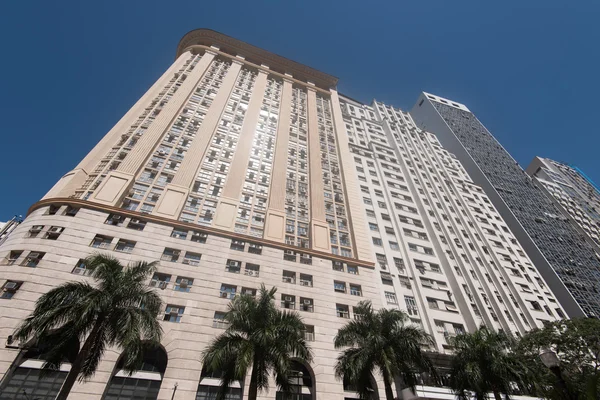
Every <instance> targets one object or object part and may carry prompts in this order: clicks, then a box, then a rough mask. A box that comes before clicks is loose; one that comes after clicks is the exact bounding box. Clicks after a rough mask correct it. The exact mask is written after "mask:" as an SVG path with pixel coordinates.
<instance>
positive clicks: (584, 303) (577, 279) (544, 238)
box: [411, 93, 600, 317]
mask: <svg viewBox="0 0 600 400" xmlns="http://www.w3.org/2000/svg"><path fill="white" fill-rule="evenodd" d="M411 116H412V117H413V118H414V120H415V122H416V123H417V125H418V126H420V127H421V128H423V129H427V130H429V131H431V132H433V133H435V134H436V135H437V137H438V139H439V140H440V143H441V144H442V145H443V146H444V147H445V148H446V149H448V150H449V151H451V152H453V153H454V154H455V155H456V156H457V157H458V159H459V160H460V161H461V162H462V164H463V166H464V167H465V168H466V170H467V172H469V174H470V176H471V177H472V178H473V180H474V182H475V183H477V184H479V185H480V186H481V187H482V188H483V189H484V190H485V192H486V193H487V194H488V196H489V198H490V200H491V201H492V203H493V204H494V205H495V206H496V208H497V209H498V211H499V212H500V214H501V215H502V217H503V218H504V220H505V221H506V222H507V223H508V224H509V227H510V229H511V230H512V231H513V232H514V233H515V235H516V238H517V239H518V240H519V242H520V243H521V244H522V245H523V246H524V248H525V250H526V252H527V254H528V255H529V257H530V258H531V259H532V261H533V262H534V264H535V265H536V266H537V267H538V269H539V271H540V272H541V273H542V275H543V276H544V278H545V279H546V281H547V282H548V283H549V284H550V287H551V288H552V290H553V292H554V293H555V294H556V295H557V296H558V300H559V301H560V303H561V304H562V305H563V307H564V308H565V310H566V311H567V312H568V314H569V315H570V316H573V317H575V316H581V315H588V316H600V295H599V294H598V290H599V289H600V258H599V257H600V255H599V254H598V253H597V251H596V246H594V245H592V244H591V243H590V242H588V241H587V240H585V237H584V236H582V233H580V231H579V230H578V229H579V227H578V226H576V225H574V224H572V223H571V222H570V221H569V220H568V219H567V218H564V217H562V212H561V210H560V209H559V208H558V207H557V206H556V205H555V204H554V202H553V200H552V198H551V197H550V196H548V195H546V193H545V192H544V190H543V189H542V188H541V187H540V185H536V184H534V182H533V181H532V179H531V178H530V177H529V176H528V175H527V174H526V173H525V171H524V170H523V169H522V168H521V167H520V166H519V165H518V163H517V162H516V161H515V160H514V159H513V158H512V157H511V156H510V154H509V153H508V152H507V151H506V150H505V149H504V148H503V147H502V145H500V143H498V141H497V140H496V139H495V138H494V136H492V134H491V133H490V132H489V131H488V130H487V129H486V128H485V127H484V126H483V124H482V123H481V122H480V121H479V120H478V119H477V118H476V117H475V115H474V114H473V113H471V112H470V111H469V109H468V108H467V107H466V106H465V105H463V104H460V103H457V102H455V101H451V100H447V99H444V98H441V97H439V96H435V95H432V94H429V93H422V94H421V96H420V97H419V98H418V100H417V103H416V104H415V106H414V107H413V109H412V110H411Z"/></svg>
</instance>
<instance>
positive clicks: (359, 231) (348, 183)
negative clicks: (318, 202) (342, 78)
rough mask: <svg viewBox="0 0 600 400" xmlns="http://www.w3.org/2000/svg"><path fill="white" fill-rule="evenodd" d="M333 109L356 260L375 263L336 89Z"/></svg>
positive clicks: (332, 104)
mask: <svg viewBox="0 0 600 400" xmlns="http://www.w3.org/2000/svg"><path fill="white" fill-rule="evenodd" d="M331 109H332V113H333V125H334V126H333V127H334V130H335V136H336V139H337V143H338V156H339V158H340V166H341V168H340V169H341V174H342V183H343V185H344V189H345V193H346V203H347V206H348V207H347V209H348V222H349V224H350V231H351V232H352V242H353V243H352V247H354V254H355V255H356V258H358V259H359V260H364V261H373V260H372V258H373V255H372V252H371V238H370V235H369V234H368V232H369V231H368V229H367V221H366V219H365V215H364V205H363V203H362V201H361V199H362V195H361V194H360V188H359V184H358V175H357V174H356V168H355V166H354V160H353V157H352V154H351V153H350V148H349V147H348V135H346V126H345V124H344V118H343V116H342V110H341V108H340V99H339V97H338V93H337V91H336V90H335V89H331Z"/></svg>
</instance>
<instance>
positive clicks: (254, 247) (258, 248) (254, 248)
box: [248, 243, 302, 261]
mask: <svg viewBox="0 0 600 400" xmlns="http://www.w3.org/2000/svg"><path fill="white" fill-rule="evenodd" d="M248 253H252V254H262V245H260V244H258V243H248ZM301 261H302V260H301Z"/></svg>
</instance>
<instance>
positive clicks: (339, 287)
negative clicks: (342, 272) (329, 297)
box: [333, 281, 346, 293]
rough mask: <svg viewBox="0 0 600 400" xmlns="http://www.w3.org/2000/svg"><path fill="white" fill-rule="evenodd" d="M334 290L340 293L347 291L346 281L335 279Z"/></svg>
mask: <svg viewBox="0 0 600 400" xmlns="http://www.w3.org/2000/svg"><path fill="white" fill-rule="evenodd" d="M333 290H334V291H336V292H338V293H346V283H345V282H340V281H333Z"/></svg>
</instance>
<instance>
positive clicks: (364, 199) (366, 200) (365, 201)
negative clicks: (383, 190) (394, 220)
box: [363, 197, 373, 206]
mask: <svg viewBox="0 0 600 400" xmlns="http://www.w3.org/2000/svg"><path fill="white" fill-rule="evenodd" d="M363 203H365V204H367V205H369V206H370V205H372V204H373V202H372V201H371V199H369V198H368V197H363Z"/></svg>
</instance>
